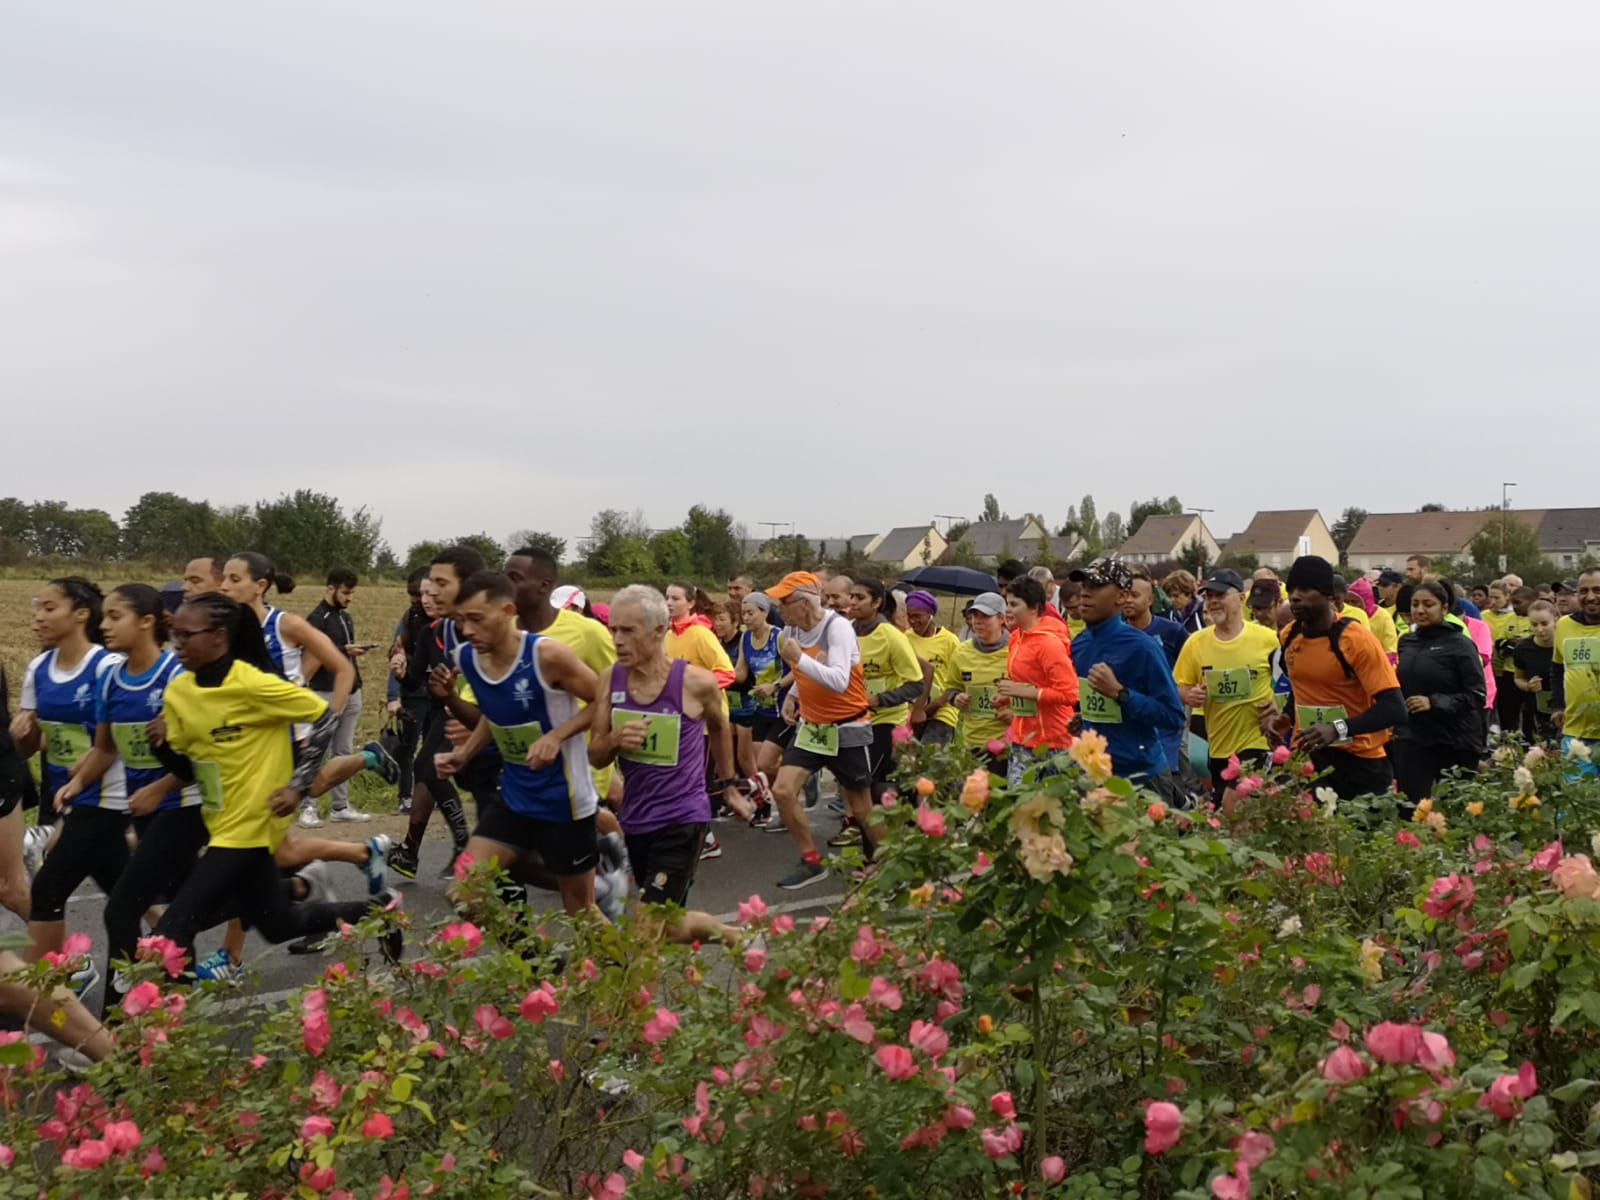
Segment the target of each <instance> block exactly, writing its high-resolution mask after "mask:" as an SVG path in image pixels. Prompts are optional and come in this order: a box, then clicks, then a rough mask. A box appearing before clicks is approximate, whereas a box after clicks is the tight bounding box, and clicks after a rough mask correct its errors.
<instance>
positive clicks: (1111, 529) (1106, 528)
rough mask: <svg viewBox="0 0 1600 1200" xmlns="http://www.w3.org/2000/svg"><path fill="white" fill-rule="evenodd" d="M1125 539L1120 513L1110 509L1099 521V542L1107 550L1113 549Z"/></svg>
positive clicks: (1125, 534)
mask: <svg viewBox="0 0 1600 1200" xmlns="http://www.w3.org/2000/svg"><path fill="white" fill-rule="evenodd" d="M1127 540H1128V534H1127V531H1126V530H1124V529H1123V527H1122V514H1121V513H1119V512H1118V511H1117V510H1116V509H1112V510H1111V511H1110V512H1108V513H1107V514H1106V515H1105V519H1104V520H1103V521H1101V522H1100V543H1101V545H1102V546H1103V547H1104V548H1105V549H1107V550H1115V549H1117V548H1118V547H1119V546H1121V545H1122V543H1123V542H1125V541H1127Z"/></svg>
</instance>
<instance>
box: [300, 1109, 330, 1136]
mask: <svg viewBox="0 0 1600 1200" xmlns="http://www.w3.org/2000/svg"><path fill="white" fill-rule="evenodd" d="M332 1134H333V1122H332V1121H331V1120H329V1119H328V1118H327V1117H324V1116H321V1115H320V1114H319V1115H316V1116H310V1117H307V1118H306V1119H305V1120H304V1121H302V1122H300V1140H301V1141H302V1142H309V1141H310V1140H311V1139H312V1138H319V1137H330V1136H331V1135H332Z"/></svg>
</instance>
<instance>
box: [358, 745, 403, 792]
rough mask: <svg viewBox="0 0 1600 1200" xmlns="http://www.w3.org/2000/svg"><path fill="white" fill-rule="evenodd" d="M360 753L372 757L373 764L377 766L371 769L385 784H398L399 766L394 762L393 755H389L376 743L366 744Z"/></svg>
mask: <svg viewBox="0 0 1600 1200" xmlns="http://www.w3.org/2000/svg"><path fill="white" fill-rule="evenodd" d="M361 753H363V754H367V755H371V756H372V760H373V762H375V763H376V764H377V765H376V767H374V768H372V769H373V770H376V771H377V772H378V774H379V775H381V776H383V781H384V782H385V783H389V784H395V783H399V782H400V764H399V763H397V762H396V761H395V758H394V755H392V754H390V753H389V752H388V751H387V750H385V749H384V748H383V747H382V746H380V745H379V744H378V743H377V742H368V743H367V744H366V745H365V746H363V747H361Z"/></svg>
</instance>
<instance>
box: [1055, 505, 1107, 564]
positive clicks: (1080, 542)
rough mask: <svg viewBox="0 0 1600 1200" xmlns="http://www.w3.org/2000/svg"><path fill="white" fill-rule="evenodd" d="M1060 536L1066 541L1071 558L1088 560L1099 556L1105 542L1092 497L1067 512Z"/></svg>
mask: <svg viewBox="0 0 1600 1200" xmlns="http://www.w3.org/2000/svg"><path fill="white" fill-rule="evenodd" d="M1061 536H1062V537H1064V538H1066V539H1068V544H1069V545H1070V546H1071V547H1072V557H1073V558H1075V559H1082V560H1088V559H1091V558H1098V557H1099V556H1100V552H1101V550H1102V549H1103V548H1104V546H1105V541H1104V539H1103V538H1102V536H1101V531H1100V514H1099V513H1098V512H1097V511H1096V509H1095V505H1094V497H1093V496H1085V497H1084V498H1083V502H1082V503H1081V504H1079V505H1078V507H1077V508H1072V509H1068V510H1067V523H1066V524H1065V525H1063V526H1062V527H1061Z"/></svg>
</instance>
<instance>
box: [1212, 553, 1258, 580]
mask: <svg viewBox="0 0 1600 1200" xmlns="http://www.w3.org/2000/svg"><path fill="white" fill-rule="evenodd" d="M1215 565H1216V566H1219V567H1232V568H1233V569H1234V570H1235V571H1237V572H1239V574H1241V575H1243V576H1244V577H1245V578H1246V579H1247V580H1248V579H1249V578H1250V575H1251V573H1252V572H1253V571H1256V570H1257V569H1259V568H1260V566H1261V560H1260V559H1259V558H1257V557H1256V556H1255V555H1254V554H1251V553H1250V552H1249V551H1248V550H1247V551H1245V552H1244V553H1242V554H1229V553H1228V552H1227V551H1223V554H1222V557H1221V558H1219V559H1217V561H1216V563H1215Z"/></svg>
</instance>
